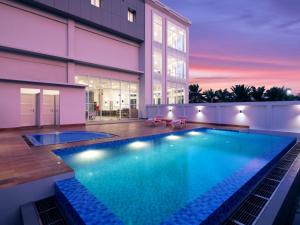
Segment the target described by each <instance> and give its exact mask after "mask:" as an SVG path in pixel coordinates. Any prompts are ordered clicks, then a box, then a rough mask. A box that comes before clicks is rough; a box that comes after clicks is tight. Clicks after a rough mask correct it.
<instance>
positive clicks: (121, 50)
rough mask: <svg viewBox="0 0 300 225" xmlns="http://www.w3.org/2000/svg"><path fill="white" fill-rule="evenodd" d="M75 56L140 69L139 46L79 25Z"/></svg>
mask: <svg viewBox="0 0 300 225" xmlns="http://www.w3.org/2000/svg"><path fill="white" fill-rule="evenodd" d="M75 57H76V58H78V59H80V60H83V61H89V62H93V63H98V64H102V65H107V66H112V67H117V68H122V69H128V70H138V69H139V65H138V63H139V47H138V46H135V45H133V44H129V43H126V42H122V41H118V40H114V39H112V38H108V37H106V36H103V35H101V34H99V33H95V32H93V31H89V30H85V29H82V28H78V27H77V28H76V30H75Z"/></svg>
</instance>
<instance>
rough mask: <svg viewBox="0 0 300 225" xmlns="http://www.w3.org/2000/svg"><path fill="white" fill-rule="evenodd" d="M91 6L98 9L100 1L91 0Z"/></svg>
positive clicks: (100, 4)
mask: <svg viewBox="0 0 300 225" xmlns="http://www.w3.org/2000/svg"><path fill="white" fill-rule="evenodd" d="M91 5H92V6H94V7H97V8H100V7H101V6H102V0H91Z"/></svg>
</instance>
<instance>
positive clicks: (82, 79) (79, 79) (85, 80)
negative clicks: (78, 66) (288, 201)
mask: <svg viewBox="0 0 300 225" xmlns="http://www.w3.org/2000/svg"><path fill="white" fill-rule="evenodd" d="M75 83H76V84H81V85H86V86H88V85H89V78H88V77H87V76H75Z"/></svg>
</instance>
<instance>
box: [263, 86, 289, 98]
mask: <svg viewBox="0 0 300 225" xmlns="http://www.w3.org/2000/svg"><path fill="white" fill-rule="evenodd" d="M265 97H266V98H267V100H268V101H285V100H288V99H289V96H288V95H287V89H286V88H285V87H272V88H270V89H269V90H267V91H266V94H265Z"/></svg>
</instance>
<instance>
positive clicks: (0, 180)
mask: <svg viewBox="0 0 300 225" xmlns="http://www.w3.org/2000/svg"><path fill="white" fill-rule="evenodd" d="M198 127H204V125H201V124H188V125H187V128H186V129H191V128H198ZM205 127H209V126H207V125H205ZM227 128H228V127H227ZM233 129H237V128H236V127H235V128H233ZM66 130H83V131H96V132H107V133H111V134H115V135H117V136H116V137H113V138H105V139H98V140H92V141H81V142H73V143H68V144H58V145H49V146H44V147H29V146H28V145H27V143H26V142H25V141H24V139H23V137H22V135H25V134H32V133H48V132H53V131H66ZM171 131H172V129H170V128H166V127H165V126H159V127H146V126H145V125H144V124H143V123H142V122H132V123H115V124H103V125H87V126H84V125H80V126H69V127H56V128H31V129H16V130H6V131H0V188H7V187H11V186H14V185H17V184H21V183H26V182H31V181H34V180H38V179H41V178H44V177H49V176H54V175H58V174H62V173H66V172H70V171H72V169H71V168H70V167H68V166H67V165H66V164H64V162H63V161H62V160H61V159H60V158H59V157H58V156H56V155H55V154H54V153H52V150H54V149H59V148H64V147H71V146H78V145H88V144H93V143H99V142H105V141H109V140H116V139H126V138H130V137H138V136H146V135H152V134H158V133H166V132H171Z"/></svg>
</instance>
